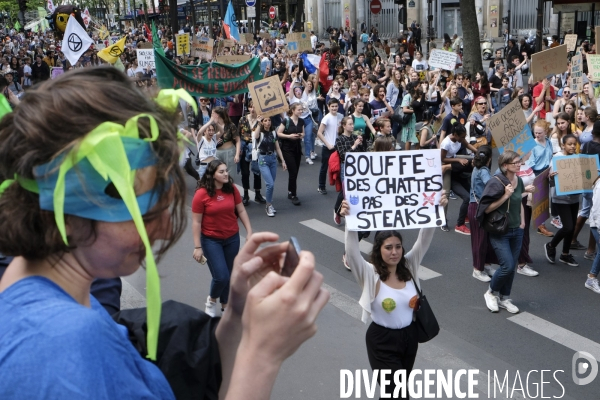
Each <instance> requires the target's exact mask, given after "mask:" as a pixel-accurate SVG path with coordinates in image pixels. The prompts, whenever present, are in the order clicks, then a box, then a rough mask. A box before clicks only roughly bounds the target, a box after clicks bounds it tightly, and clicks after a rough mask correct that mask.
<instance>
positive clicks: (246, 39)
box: [240, 33, 254, 44]
mask: <svg viewBox="0 0 600 400" xmlns="http://www.w3.org/2000/svg"><path fill="white" fill-rule="evenodd" d="M240 44H254V35H253V34H251V33H240Z"/></svg>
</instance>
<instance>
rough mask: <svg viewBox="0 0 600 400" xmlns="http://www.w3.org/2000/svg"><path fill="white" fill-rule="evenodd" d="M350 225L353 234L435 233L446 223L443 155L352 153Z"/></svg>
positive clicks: (347, 166) (348, 167)
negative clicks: (424, 230) (426, 230)
mask: <svg viewBox="0 0 600 400" xmlns="http://www.w3.org/2000/svg"><path fill="white" fill-rule="evenodd" d="M343 165H344V167H343V168H344V185H345V186H344V187H345V198H346V200H347V201H348V202H349V203H350V215H347V216H346V226H347V227H348V229H349V230H351V231H381V230H392V229H416V228H434V227H438V226H442V225H443V224H444V221H445V220H446V219H445V217H444V208H443V207H441V206H440V205H439V201H440V198H441V196H442V185H443V178H442V162H441V159H440V151H439V150H435V149H434V150H412V151H401V152H391V153H389V152H381V153H373V152H369V153H346V161H345V163H344V164H343Z"/></svg>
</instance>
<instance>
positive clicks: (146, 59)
mask: <svg viewBox="0 0 600 400" xmlns="http://www.w3.org/2000/svg"><path fill="white" fill-rule="evenodd" d="M137 62H138V66H140V67H141V68H143V69H146V68H150V69H155V66H154V49H137Z"/></svg>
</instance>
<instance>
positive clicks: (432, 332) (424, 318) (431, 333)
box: [413, 278, 440, 343]
mask: <svg viewBox="0 0 600 400" xmlns="http://www.w3.org/2000/svg"><path fill="white" fill-rule="evenodd" d="M413 283H414V284H415V289H417V293H418V294H419V308H418V309H417V310H415V315H416V320H415V323H416V324H417V340H418V341H419V343H425V342H428V341H430V340H431V339H433V338H434V337H436V336H437V334H438V333H439V332H440V326H439V325H438V322H437V319H436V318H435V315H434V314H433V310H432V309H431V306H430V305H429V302H428V301H427V297H425V295H424V294H423V292H422V291H421V290H420V289H419V287H418V286H417V282H415V280H414V278H413Z"/></svg>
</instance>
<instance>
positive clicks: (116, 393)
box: [0, 276, 175, 399]
mask: <svg viewBox="0 0 600 400" xmlns="http://www.w3.org/2000/svg"><path fill="white" fill-rule="evenodd" d="M90 302H91V308H87V307H84V306H82V305H81V304H79V303H77V302H76V301H75V300H74V299H73V298H72V297H71V296H69V294H67V293H66V292H65V291H64V290H62V289H61V288H60V287H59V286H58V285H56V284H55V283H54V282H52V281H50V280H49V279H46V278H43V277H37V276H35V277H29V278H25V279H22V280H20V281H18V282H16V283H15V284H13V285H11V286H10V287H8V288H7V289H6V290H5V291H4V292H2V293H0V371H2V385H0V399H42V398H44V399H175V396H174V395H173V391H172V390H171V387H170V386H169V383H168V382H167V380H166V378H165V376H164V375H163V373H162V372H161V371H160V370H159V369H158V367H156V366H155V365H154V364H152V363H151V362H149V361H146V360H145V359H143V358H142V356H141V355H140V354H139V353H138V351H137V350H136V349H135V348H134V347H133V345H132V344H131V342H130V341H129V339H128V335H127V329H126V328H125V327H124V326H121V325H118V324H117V323H115V322H114V321H113V320H112V319H111V317H110V316H109V315H108V313H107V312H106V311H105V310H104V308H103V307H102V306H101V305H100V303H98V301H97V300H96V299H95V298H94V297H91V298H90Z"/></svg>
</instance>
